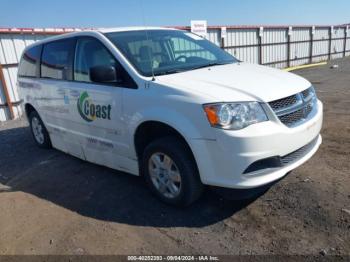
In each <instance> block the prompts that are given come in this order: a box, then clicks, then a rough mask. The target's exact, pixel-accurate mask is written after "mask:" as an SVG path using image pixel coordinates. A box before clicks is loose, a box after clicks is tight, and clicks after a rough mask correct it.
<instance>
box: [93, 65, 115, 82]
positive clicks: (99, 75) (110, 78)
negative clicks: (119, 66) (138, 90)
mask: <svg viewBox="0 0 350 262" xmlns="http://www.w3.org/2000/svg"><path fill="white" fill-rule="evenodd" d="M89 71H90V79H91V81H92V82H96V83H117V82H120V81H118V76H117V70H116V68H115V67H114V66H94V67H91V68H90V70H89Z"/></svg>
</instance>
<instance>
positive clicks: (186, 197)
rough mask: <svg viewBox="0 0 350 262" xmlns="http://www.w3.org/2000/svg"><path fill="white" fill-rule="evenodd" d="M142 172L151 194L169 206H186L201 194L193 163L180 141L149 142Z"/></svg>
mask: <svg viewBox="0 0 350 262" xmlns="http://www.w3.org/2000/svg"><path fill="white" fill-rule="evenodd" d="M141 168H142V173H143V175H144V177H145V180H146V182H147V184H148V186H149V187H150V189H151V190H152V192H153V193H154V194H155V195H157V196H158V197H159V198H160V199H161V200H162V201H164V202H166V203H168V204H172V205H176V206H187V205H189V204H191V203H193V202H194V201H195V200H197V199H198V198H199V197H200V195H201V193H202V190H203V185H202V183H201V181H200V179H199V174H198V170H197V166H196V163H195V160H194V159H193V156H192V154H191V152H190V151H189V149H188V147H187V146H186V145H185V144H184V142H183V141H181V140H180V139H177V138H175V137H165V138H160V139H157V140H155V141H153V142H151V143H150V144H149V145H148V146H147V147H146V149H145V151H144V154H143V158H142V166H141Z"/></svg>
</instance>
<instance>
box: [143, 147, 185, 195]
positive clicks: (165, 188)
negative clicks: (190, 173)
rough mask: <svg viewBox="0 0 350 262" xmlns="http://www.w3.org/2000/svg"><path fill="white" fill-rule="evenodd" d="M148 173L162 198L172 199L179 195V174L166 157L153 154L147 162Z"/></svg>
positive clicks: (173, 163) (161, 154)
mask: <svg viewBox="0 0 350 262" xmlns="http://www.w3.org/2000/svg"><path fill="white" fill-rule="evenodd" d="M148 171H149V174H150V176H151V180H152V183H153V185H154V186H155V187H156V189H157V190H158V191H159V192H160V193H161V194H162V195H163V196H165V197H167V198H174V197H177V196H178V195H179V194H180V189H181V176H180V172H179V169H178V168H177V166H176V165H175V162H174V161H173V160H172V159H171V158H170V157H169V156H168V155H166V154H164V153H159V152H157V153H154V154H153V155H152V156H151V157H150V159H149V161H148Z"/></svg>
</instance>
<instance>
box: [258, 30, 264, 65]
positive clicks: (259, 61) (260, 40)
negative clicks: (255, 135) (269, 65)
mask: <svg viewBox="0 0 350 262" xmlns="http://www.w3.org/2000/svg"><path fill="white" fill-rule="evenodd" d="M263 33H264V28H263V27H260V28H258V29H257V34H258V63H259V64H260V65H262V63H263V56H262V37H263Z"/></svg>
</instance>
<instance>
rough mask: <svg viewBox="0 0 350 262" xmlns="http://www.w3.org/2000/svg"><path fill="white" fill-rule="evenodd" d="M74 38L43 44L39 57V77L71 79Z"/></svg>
mask: <svg viewBox="0 0 350 262" xmlns="http://www.w3.org/2000/svg"><path fill="white" fill-rule="evenodd" d="M74 48H75V39H64V40H58V41H55V42H50V43H47V44H44V47H43V51H42V57H41V67H40V68H41V77H43V78H52V79H58V80H72V67H73V56H74Z"/></svg>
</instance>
